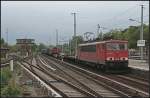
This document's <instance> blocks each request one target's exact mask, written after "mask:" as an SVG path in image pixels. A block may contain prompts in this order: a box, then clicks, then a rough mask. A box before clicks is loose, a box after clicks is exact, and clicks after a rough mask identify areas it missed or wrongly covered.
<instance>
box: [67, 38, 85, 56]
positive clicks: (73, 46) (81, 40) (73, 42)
mask: <svg viewBox="0 0 150 98" xmlns="http://www.w3.org/2000/svg"><path fill="white" fill-rule="evenodd" d="M76 40H77V45H78V44H80V43H82V42H83V37H82V36H76V37H73V38H72V39H71V41H70V44H71V52H72V53H73V54H74V53H75V51H74V50H75V44H76Z"/></svg>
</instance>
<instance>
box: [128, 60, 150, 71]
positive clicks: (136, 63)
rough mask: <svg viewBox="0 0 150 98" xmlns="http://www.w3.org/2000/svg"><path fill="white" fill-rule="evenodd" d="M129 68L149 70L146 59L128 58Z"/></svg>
mask: <svg viewBox="0 0 150 98" xmlns="http://www.w3.org/2000/svg"><path fill="white" fill-rule="evenodd" d="M128 66H129V67H130V68H133V69H139V70H143V71H149V63H148V61H146V60H133V59H129V65H128Z"/></svg>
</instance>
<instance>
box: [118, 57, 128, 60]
mask: <svg viewBox="0 0 150 98" xmlns="http://www.w3.org/2000/svg"><path fill="white" fill-rule="evenodd" d="M120 60H128V58H127V57H121V58H120Z"/></svg>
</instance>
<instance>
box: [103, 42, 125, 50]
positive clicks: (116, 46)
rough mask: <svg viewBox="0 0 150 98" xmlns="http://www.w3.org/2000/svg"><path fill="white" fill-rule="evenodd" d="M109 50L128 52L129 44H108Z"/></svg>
mask: <svg viewBox="0 0 150 98" xmlns="http://www.w3.org/2000/svg"><path fill="white" fill-rule="evenodd" d="M106 47H107V50H127V43H107V45H106Z"/></svg>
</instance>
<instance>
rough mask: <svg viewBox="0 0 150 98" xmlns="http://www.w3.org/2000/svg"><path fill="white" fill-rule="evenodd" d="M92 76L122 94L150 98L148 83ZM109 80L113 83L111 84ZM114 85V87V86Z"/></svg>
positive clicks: (123, 78)
mask: <svg viewBox="0 0 150 98" xmlns="http://www.w3.org/2000/svg"><path fill="white" fill-rule="evenodd" d="M49 58H50V57H49ZM51 59H53V60H54V61H55V62H59V63H61V61H59V60H56V59H54V58H51ZM64 65H69V66H70V65H71V64H68V63H65V64H64ZM71 66H72V65H71ZM73 67H75V66H72V67H71V68H72V69H73ZM75 68H76V69H77V70H79V71H80V72H84V73H88V74H89V72H87V71H85V70H81V69H80V68H77V67H75ZM90 75H91V74H90ZM92 76H93V77H95V78H96V79H97V80H101V81H103V82H105V83H106V84H107V85H110V86H112V87H114V88H116V89H118V90H120V91H122V92H125V93H126V94H127V95H129V96H134V94H135V95H138V96H142V97H149V93H148V92H149V88H148V87H149V84H148V83H146V82H143V81H140V80H135V79H133V78H129V77H125V76H124V75H118V76H112V77H111V76H108V75H105V77H104V76H100V75H98V76H97V75H95V74H94V75H93V74H92ZM102 78H103V79H102ZM109 80H110V81H111V82H112V83H111V82H109ZM112 84H114V85H112Z"/></svg>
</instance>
